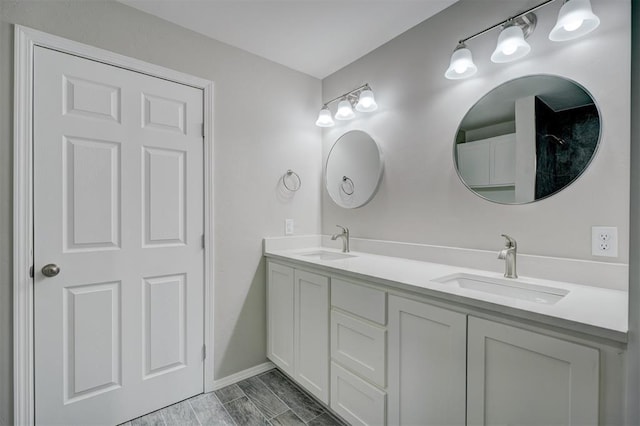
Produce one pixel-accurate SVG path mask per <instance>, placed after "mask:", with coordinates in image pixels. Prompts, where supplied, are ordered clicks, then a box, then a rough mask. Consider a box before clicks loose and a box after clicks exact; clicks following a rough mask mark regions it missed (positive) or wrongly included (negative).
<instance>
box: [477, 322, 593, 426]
mask: <svg viewBox="0 0 640 426" xmlns="http://www.w3.org/2000/svg"><path fill="white" fill-rule="evenodd" d="M468 344H469V347H468V350H469V353H468V372H467V375H468V377H467V386H468V388H467V389H468V390H467V392H468V399H467V424H468V425H516V424H517V425H523V426H524V425H531V426H533V425H567V426H569V425H572V426H578V425H580V426H587V425H596V424H599V422H598V401H599V385H598V383H599V376H600V368H599V358H600V357H599V352H598V350H597V349H594V348H589V347H586V346H582V345H578V344H575V343H572V342H567V341H564V340H559V339H555V338H553V337H549V336H544V335H541V334H537V333H533V332H531V331H527V330H522V329H519V328H516V327H510V326H508V325H504V324H498V323H495V322H492V321H487V320H484V319H480V318H474V317H469V343H468Z"/></svg>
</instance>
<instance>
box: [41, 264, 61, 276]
mask: <svg viewBox="0 0 640 426" xmlns="http://www.w3.org/2000/svg"><path fill="white" fill-rule="evenodd" d="M59 273H60V267H59V266H58V265H56V264H55V263H49V264H48V265H44V266H43V267H42V275H44V276H45V277H55V276H56V275H58V274H59Z"/></svg>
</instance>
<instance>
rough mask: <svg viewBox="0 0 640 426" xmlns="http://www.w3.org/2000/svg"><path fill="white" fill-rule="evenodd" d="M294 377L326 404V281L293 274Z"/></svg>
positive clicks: (299, 273) (327, 328)
mask: <svg viewBox="0 0 640 426" xmlns="http://www.w3.org/2000/svg"><path fill="white" fill-rule="evenodd" d="M294 313H295V321H294V333H295V338H294V341H295V360H296V361H295V373H294V377H295V379H296V380H297V381H298V383H299V384H300V385H302V386H303V387H304V388H305V389H307V390H308V391H309V392H311V393H312V394H313V395H314V396H316V397H317V398H318V399H320V400H321V401H322V402H324V403H326V404H328V403H329V278H327V277H323V276H321V275H317V274H312V273H310V272H305V271H299V270H296V271H295V311H294Z"/></svg>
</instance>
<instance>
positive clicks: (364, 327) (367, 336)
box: [331, 310, 387, 387]
mask: <svg viewBox="0 0 640 426" xmlns="http://www.w3.org/2000/svg"><path fill="white" fill-rule="evenodd" d="M386 340H387V331H386V330H385V329H384V328H382V327H378V326H376V325H373V324H370V323H367V322H364V321H362V320H359V319H357V318H355V317H352V316H351V315H346V314H343V313H342V312H338V311H336V310H332V311H331V357H332V358H333V359H334V360H336V361H338V362H339V363H341V364H342V365H344V366H345V367H347V368H349V369H350V370H352V371H354V372H355V373H358V374H359V375H361V376H362V377H364V378H365V379H368V380H370V381H371V382H373V383H374V384H376V385H378V386H380V387H384V386H385V383H386V372H385V366H386V362H385V353H386V350H385V345H386Z"/></svg>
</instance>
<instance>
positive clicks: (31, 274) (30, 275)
mask: <svg viewBox="0 0 640 426" xmlns="http://www.w3.org/2000/svg"><path fill="white" fill-rule="evenodd" d="M29 277H31V278H33V265H31V267H30V268H29Z"/></svg>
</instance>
